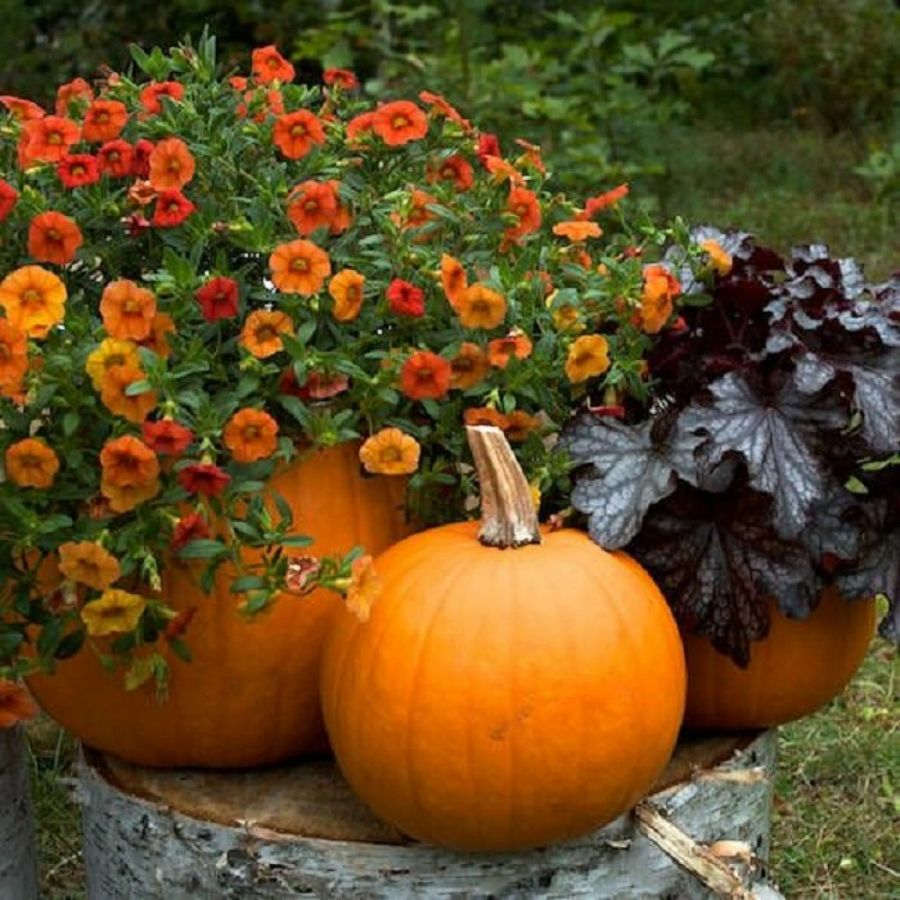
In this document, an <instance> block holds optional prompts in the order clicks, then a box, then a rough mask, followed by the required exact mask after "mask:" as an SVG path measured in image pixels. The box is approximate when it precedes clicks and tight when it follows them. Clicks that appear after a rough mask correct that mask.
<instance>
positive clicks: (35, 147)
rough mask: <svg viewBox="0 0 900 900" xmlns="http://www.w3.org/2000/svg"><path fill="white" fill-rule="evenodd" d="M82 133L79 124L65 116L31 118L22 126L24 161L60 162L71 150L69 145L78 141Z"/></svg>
mask: <svg viewBox="0 0 900 900" xmlns="http://www.w3.org/2000/svg"><path fill="white" fill-rule="evenodd" d="M80 134H81V131H80V129H79V128H78V126H77V125H76V124H75V123H74V122H73V121H72V120H71V119H67V118H65V116H44V117H43V118H42V119H31V120H30V121H28V122H26V123H25V125H24V126H23V128H22V144H21V154H22V161H23V162H24V163H25V164H26V165H27V164H28V163H31V162H59V161H60V160H61V159H62V158H63V157H64V156H65V155H66V153H68V152H69V147H71V146H72V144H76V143H78V139H79V136H80Z"/></svg>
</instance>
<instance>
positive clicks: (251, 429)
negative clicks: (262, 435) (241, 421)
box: [243, 425, 259, 441]
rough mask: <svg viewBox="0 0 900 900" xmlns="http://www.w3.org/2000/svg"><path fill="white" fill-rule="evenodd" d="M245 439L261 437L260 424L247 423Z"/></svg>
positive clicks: (250, 439)
mask: <svg viewBox="0 0 900 900" xmlns="http://www.w3.org/2000/svg"><path fill="white" fill-rule="evenodd" d="M243 436H244V440H245V441H252V440H255V439H256V438H258V437H259V426H258V425H247V426H246V427H245V428H244V435H243Z"/></svg>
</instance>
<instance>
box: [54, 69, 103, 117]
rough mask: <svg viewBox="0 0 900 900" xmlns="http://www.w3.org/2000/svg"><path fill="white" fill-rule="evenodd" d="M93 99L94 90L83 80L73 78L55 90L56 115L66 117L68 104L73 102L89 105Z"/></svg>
mask: <svg viewBox="0 0 900 900" xmlns="http://www.w3.org/2000/svg"><path fill="white" fill-rule="evenodd" d="M93 99H94V89H93V88H92V87H91V86H90V85H89V84H88V83H87V82H86V81H85V80H84V79H83V78H74V79H73V80H72V81H67V82H66V83H65V84H61V85H60V86H59V87H58V88H57V89H56V114H57V115H58V116H67V115H69V104H70V103H72V102H73V101H74V102H78V103H81V102H87V103H90V101H91V100H93Z"/></svg>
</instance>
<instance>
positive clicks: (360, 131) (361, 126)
mask: <svg viewBox="0 0 900 900" xmlns="http://www.w3.org/2000/svg"><path fill="white" fill-rule="evenodd" d="M374 123H375V113H374V112H372V111H371V110H370V111H369V112H364V113H360V114H359V115H358V116H354V117H353V118H352V119H351V120H350V121H349V122H348V123H347V140H348V141H349V142H350V143H353V142H354V141H357V140H359V138H361V137H363V136H364V135H368V134H372V127H373V125H374Z"/></svg>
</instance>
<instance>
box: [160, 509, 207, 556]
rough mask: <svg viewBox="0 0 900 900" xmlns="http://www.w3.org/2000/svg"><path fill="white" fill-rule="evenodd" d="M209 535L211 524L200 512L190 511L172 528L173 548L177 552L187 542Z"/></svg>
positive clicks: (171, 544) (171, 543)
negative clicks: (208, 523) (207, 522)
mask: <svg viewBox="0 0 900 900" xmlns="http://www.w3.org/2000/svg"><path fill="white" fill-rule="evenodd" d="M208 537H209V525H207V524H206V519H204V518H203V516H201V515H200V513H195V512H193V513H188V514H187V515H186V516H182V517H181V518H180V519H179V520H178V524H177V525H176V526H175V528H174V529H173V530H172V540H171V542H170V546H171V548H172V549H173V550H174V551H175V552H176V553H177V552H178V551H179V550H180V549H181V548H182V547H183V546H184V545H185V544H189V543H190V542H191V541H196V540H198V539H200V538H208Z"/></svg>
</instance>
